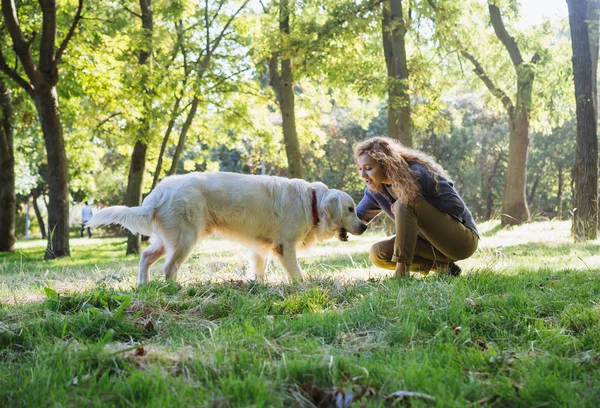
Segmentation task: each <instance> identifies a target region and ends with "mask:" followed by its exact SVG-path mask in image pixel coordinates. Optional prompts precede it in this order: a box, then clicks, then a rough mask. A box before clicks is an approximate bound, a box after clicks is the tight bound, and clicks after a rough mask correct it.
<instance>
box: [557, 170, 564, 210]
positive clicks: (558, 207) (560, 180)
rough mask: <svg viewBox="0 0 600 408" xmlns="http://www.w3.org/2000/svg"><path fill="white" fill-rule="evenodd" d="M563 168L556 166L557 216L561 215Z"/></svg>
mask: <svg viewBox="0 0 600 408" xmlns="http://www.w3.org/2000/svg"><path fill="white" fill-rule="evenodd" d="M563 184H564V178H563V168H562V166H559V167H558V190H557V191H556V212H557V215H558V217H559V218H561V219H562V216H563Z"/></svg>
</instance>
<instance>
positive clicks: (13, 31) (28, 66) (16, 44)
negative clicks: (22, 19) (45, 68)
mask: <svg viewBox="0 0 600 408" xmlns="http://www.w3.org/2000/svg"><path fill="white" fill-rule="evenodd" d="M2 14H3V15H4V22H5V24H6V28H7V29H8V33H9V34H10V37H11V38H12V41H13V48H14V50H15V52H16V54H17V57H18V58H19V60H20V61H21V64H23V68H24V69H25V74H26V75H27V77H28V78H29V81H31V83H32V84H34V83H35V82H36V76H37V73H38V71H37V67H36V66H35V62H34V61H33V58H32V57H31V52H30V51H29V47H30V43H29V42H27V40H25V35H23V31H21V26H20V25H19V20H18V19H17V10H16V8H15V3H14V0H2ZM7 74H8V72H7ZM13 79H14V78H13Z"/></svg>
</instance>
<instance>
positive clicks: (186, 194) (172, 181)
mask: <svg viewBox="0 0 600 408" xmlns="http://www.w3.org/2000/svg"><path fill="white" fill-rule="evenodd" d="M313 188H314V189H315V190H316V197H317V209H318V215H319V223H318V225H316V226H314V225H313V224H314V222H313V210H312V209H313V206H312V200H313V198H312V197H313V193H312V189H313ZM355 209H356V205H355V203H354V200H353V199H352V197H350V196H349V195H348V194H346V193H344V192H342V191H339V190H335V189H329V188H327V186H326V185H325V184H323V183H319V182H316V183H308V182H306V181H304V180H300V179H286V178H282V177H275V176H249V175H243V174H236V173H225V172H219V173H190V174H186V175H178V176H171V177H167V178H166V179H165V180H163V181H162V182H161V183H159V184H158V186H156V188H155V189H154V190H153V191H152V192H151V193H150V194H149V195H148V196H147V197H146V199H145V200H144V202H143V203H142V206H140V207H131V208H129V207H125V206H114V207H108V208H105V209H103V210H100V211H98V212H97V213H96V214H95V215H94V216H93V217H92V219H91V220H90V221H88V222H87V225H88V226H90V227H96V226H98V225H105V224H113V223H116V224H121V225H123V226H124V227H125V228H127V229H129V230H130V231H131V232H133V233H141V234H144V235H149V236H150V246H149V247H148V249H146V250H145V251H144V252H143V253H142V256H141V258H140V269H139V274H138V283H139V284H140V285H141V284H143V283H146V282H148V281H149V273H148V269H149V268H150V266H151V265H152V264H153V263H154V262H156V261H157V260H158V259H159V258H160V257H162V256H163V255H165V254H166V255H167V261H166V263H165V267H164V273H165V278H166V279H173V280H174V279H176V277H177V270H178V269H179V267H180V266H181V265H182V264H183V262H185V260H186V259H187V258H188V256H189V255H190V253H191V252H192V250H193V249H194V247H195V245H196V243H197V242H198V241H199V240H201V239H202V238H205V237H207V236H209V235H212V234H213V233H219V234H221V235H223V236H226V237H228V238H230V239H232V240H235V241H238V242H240V243H242V244H243V245H244V246H246V247H248V248H250V249H251V250H252V252H253V253H252V256H251V259H250V262H251V267H252V269H253V271H254V276H255V278H256V279H258V280H260V281H264V280H265V270H266V267H267V262H268V259H269V256H270V255H273V256H274V257H275V258H276V259H278V260H279V262H280V263H281V265H282V267H283V268H284V269H285V271H286V272H287V274H288V276H289V277H290V278H291V279H298V280H300V279H302V271H301V269H300V266H299V265H298V262H297V260H296V250H297V249H298V248H300V247H308V246H310V245H311V244H313V243H315V242H316V241H323V240H325V239H329V238H332V237H333V236H337V238H338V239H340V240H342V241H347V238H348V237H347V235H346V233H347V232H350V233H352V234H357V235H360V234H362V233H363V232H364V231H365V230H366V228H367V227H366V226H365V225H364V224H363V223H362V222H361V221H360V220H359V219H358V217H357V216H356V211H355Z"/></svg>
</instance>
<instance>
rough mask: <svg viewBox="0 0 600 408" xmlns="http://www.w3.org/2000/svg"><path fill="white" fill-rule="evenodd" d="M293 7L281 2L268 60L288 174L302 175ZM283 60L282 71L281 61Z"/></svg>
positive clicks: (288, 1)
mask: <svg viewBox="0 0 600 408" xmlns="http://www.w3.org/2000/svg"><path fill="white" fill-rule="evenodd" d="M292 9H293V7H291V5H290V0H280V2H279V41H278V43H279V44H278V46H279V47H278V49H276V50H274V51H273V53H272V54H271V58H270V60H269V78H270V81H269V84H270V85H271V87H272V88H273V90H274V91H275V93H276V95H277V104H278V106H279V110H280V111H281V120H282V125H281V126H282V128H283V142H284V145H285V152H286V155H287V159H288V168H289V177H293V178H302V155H301V154H300V143H299V142H298V132H297V131H296V113H295V108H294V70H293V68H292V55H291V49H290V47H289V46H288V47H286V46H285V44H288V45H289V36H290V14H291V13H292ZM280 62H281V72H280V71H279V64H280Z"/></svg>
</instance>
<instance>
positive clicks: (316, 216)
mask: <svg viewBox="0 0 600 408" xmlns="http://www.w3.org/2000/svg"><path fill="white" fill-rule="evenodd" d="M312 213H313V228H314V227H316V226H317V225H319V210H318V208H317V190H316V189H315V188H314V187H313V188H312Z"/></svg>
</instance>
